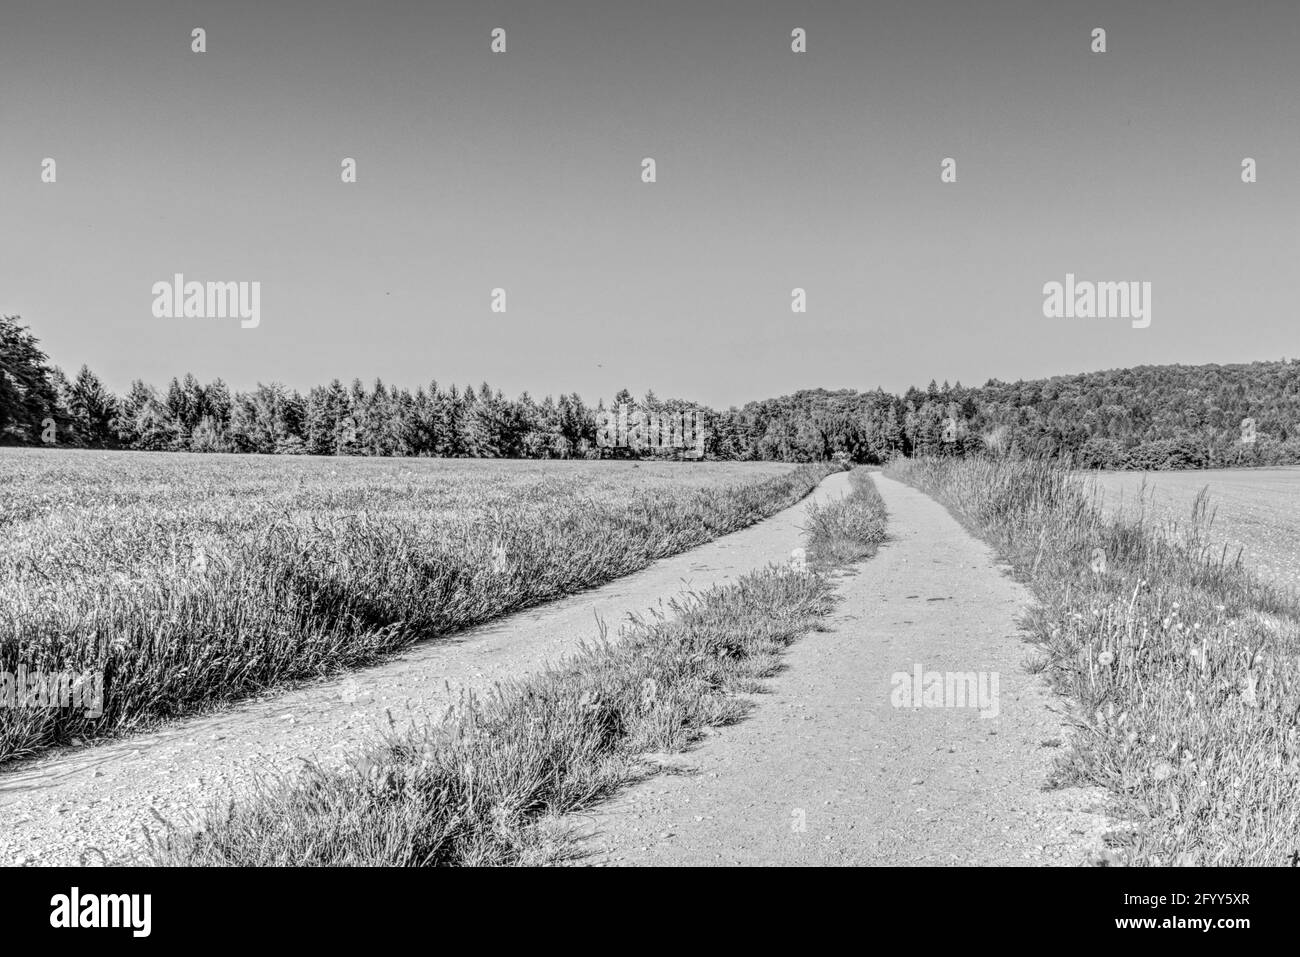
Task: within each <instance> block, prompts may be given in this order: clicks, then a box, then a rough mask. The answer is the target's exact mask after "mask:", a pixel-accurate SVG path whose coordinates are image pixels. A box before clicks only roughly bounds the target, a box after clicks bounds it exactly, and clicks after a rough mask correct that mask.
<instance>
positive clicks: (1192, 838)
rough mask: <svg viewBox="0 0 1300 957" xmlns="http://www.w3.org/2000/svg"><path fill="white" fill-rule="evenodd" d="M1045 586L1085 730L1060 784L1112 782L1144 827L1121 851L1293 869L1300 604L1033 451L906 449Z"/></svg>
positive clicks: (909, 474) (981, 530)
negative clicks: (953, 455)
mask: <svg viewBox="0 0 1300 957" xmlns="http://www.w3.org/2000/svg"><path fill="white" fill-rule="evenodd" d="M889 474H891V475H892V476H893V477H897V478H900V479H902V480H904V481H907V482H909V483H911V484H913V485H915V486H916V487H918V488H920V489H921V490H923V491H925V492H927V493H929V494H931V495H933V496H934V497H935V498H937V499H938V500H939V501H941V502H943V503H944V504H946V505H948V506H949V507H950V508H951V509H952V510H953V511H954V513H956V514H957V515H958V516H959V517H961V518H962V519H963V520H964V521H965V522H966V523H967V524H968V525H969V526H970V527H972V529H973V530H974V531H975V532H976V533H978V534H981V535H983V536H984V537H985V538H987V539H989V540H990V541H991V542H992V543H993V544H994V545H996V546H997V547H998V548H999V549H1000V550H1001V552H1002V553H1003V554H1004V556H1005V557H1006V558H1007V559H1008V560H1009V561H1010V562H1011V563H1012V565H1013V566H1014V568H1015V570H1016V572H1017V573H1018V575H1019V576H1021V577H1022V578H1023V580H1025V581H1026V582H1027V583H1028V585H1029V586H1030V588H1031V589H1032V590H1033V592H1034V595H1035V597H1036V598H1037V606H1036V607H1035V608H1034V609H1033V611H1032V612H1031V614H1030V615H1029V620H1028V622H1027V625H1028V627H1029V629H1030V631H1031V633H1032V636H1033V640H1034V641H1036V642H1038V643H1040V647H1041V648H1042V650H1043V653H1044V656H1045V657H1044V661H1043V664H1044V667H1045V668H1046V671H1047V674H1048V676H1049V677H1050V679H1051V681H1052V682H1053V684H1054V686H1055V687H1056V689H1057V690H1058V691H1060V692H1061V693H1062V694H1064V695H1066V696H1067V697H1068V698H1069V699H1070V700H1071V703H1072V705H1073V709H1074V715H1075V721H1076V723H1077V726H1078V730H1079V733H1078V734H1076V735H1074V736H1073V741H1072V744H1071V747H1070V748H1068V749H1067V750H1066V752H1065V753H1064V754H1063V756H1062V758H1061V761H1060V765H1059V783H1062V784H1070V783H1088V784H1097V785H1101V786H1103V787H1106V788H1108V789H1109V790H1110V791H1111V792H1112V793H1113V794H1114V795H1115V797H1116V799H1117V808H1118V810H1119V813H1120V814H1121V815H1122V817H1123V818H1124V819H1125V820H1127V821H1129V822H1131V823H1133V824H1134V825H1135V827H1136V829H1135V830H1134V831H1132V832H1131V833H1129V834H1128V836H1127V837H1125V838H1123V839H1122V840H1121V839H1120V838H1119V837H1116V840H1117V843H1118V846H1117V848H1116V850H1115V856H1116V859H1117V861H1118V862H1121V863H1133V864H1143V865H1168V864H1212V865H1285V864H1294V863H1295V862H1296V860H1297V854H1298V853H1300V838H1298V837H1297V832H1298V830H1300V741H1297V713H1298V712H1300V603H1298V602H1297V600H1296V598H1295V597H1294V596H1293V595H1292V594H1289V593H1287V592H1285V591H1282V590H1280V589H1277V588H1274V587H1273V586H1271V585H1269V584H1267V583H1264V582H1262V581H1261V580H1260V579H1258V578H1256V577H1255V576H1254V575H1252V574H1251V573H1250V572H1249V571H1248V570H1247V569H1246V568H1244V567H1243V566H1242V565H1241V564H1240V562H1238V561H1228V560H1226V558H1225V557H1224V552H1223V550H1222V549H1218V550H1216V549H1214V548H1212V547H1211V546H1209V544H1208V543H1207V542H1206V541H1205V523H1204V521H1203V519H1204V515H1205V511H1206V509H1205V502H1204V500H1203V499H1202V500H1199V501H1198V502H1197V506H1196V508H1195V510H1194V512H1193V515H1192V516H1191V518H1192V521H1191V522H1190V524H1188V525H1186V526H1185V527H1184V528H1183V529H1182V530H1181V532H1179V533H1177V534H1174V533H1172V532H1171V531H1170V530H1169V529H1167V528H1161V527H1157V526H1153V525H1151V524H1149V523H1147V522H1146V521H1144V520H1143V519H1142V518H1140V517H1139V518H1132V517H1125V516H1118V517H1115V518H1107V517H1105V516H1103V515H1102V513H1101V512H1100V511H1099V510H1098V509H1097V508H1096V507H1095V506H1094V504H1093V502H1092V500H1091V497H1090V496H1089V495H1088V493H1087V491H1086V489H1085V488H1084V486H1083V484H1082V482H1081V481H1079V480H1078V479H1074V478H1072V477H1070V476H1069V475H1067V474H1066V473H1065V472H1063V471H1061V470H1059V469H1056V468H1054V467H1052V466H1050V465H1047V464H1044V463H1037V462H1023V461H997V462H992V461H971V460H967V461H958V460H953V459H921V460H913V461H902V462H899V463H897V464H896V465H894V466H892V467H891V469H890V470H889Z"/></svg>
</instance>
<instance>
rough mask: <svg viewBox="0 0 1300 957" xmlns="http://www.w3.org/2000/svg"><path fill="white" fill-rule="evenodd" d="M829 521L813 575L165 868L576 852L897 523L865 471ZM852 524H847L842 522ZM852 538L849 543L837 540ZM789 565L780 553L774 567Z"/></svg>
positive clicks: (604, 663) (537, 682)
mask: <svg viewBox="0 0 1300 957" xmlns="http://www.w3.org/2000/svg"><path fill="white" fill-rule="evenodd" d="M854 479H855V481H854V483H853V493H852V494H851V495H850V496H849V497H846V498H844V499H842V500H840V501H838V502H836V503H833V504H831V505H829V506H826V507H824V508H821V509H818V515H819V518H818V520H817V521H815V522H814V523H813V525H812V530H811V538H810V541H809V551H810V553H811V554H812V555H813V556H815V557H816V561H815V562H814V563H813V564H810V566H809V568H810V570H809V571H807V572H802V573H799V572H792V571H791V570H789V569H787V568H780V567H776V568H772V567H769V568H768V569H767V570H765V571H761V572H758V573H755V574H751V575H747V576H744V577H743V578H741V579H740V580H739V581H738V582H737V583H736V584H734V585H730V586H726V587H722V588H716V589H713V590H711V591H708V592H706V593H703V594H701V595H697V596H694V597H692V598H691V599H690V600H687V601H684V602H680V603H674V604H673V605H672V607H671V609H670V612H671V614H669V615H666V616H659V617H655V618H652V619H649V620H643V621H640V622H639V623H637V624H636V626H635V627H634V628H632V629H630V630H629V633H628V634H627V635H626V636H625V637H623V638H622V639H621V640H619V641H617V642H609V641H607V640H605V638H604V636H603V635H602V637H601V640H599V641H597V642H596V643H594V644H591V645H589V646H587V647H585V648H584V649H583V650H582V651H581V653H579V654H578V655H576V656H575V657H573V658H572V659H570V660H567V661H565V662H563V663H561V664H559V665H557V666H555V667H553V668H551V669H549V670H547V671H546V672H544V673H542V674H540V675H538V676H536V677H532V678H529V679H526V680H523V681H519V682H515V683H513V684H510V685H507V686H503V687H498V688H497V689H496V691H495V692H494V693H493V694H491V695H489V696H487V697H485V698H482V699H474V698H469V699H466V700H464V701H462V702H461V704H460V705H459V706H458V707H456V708H453V709H452V710H451V711H450V712H449V713H448V714H447V715H446V716H445V717H444V718H443V719H442V721H441V722H440V723H438V724H437V725H435V726H431V727H429V728H427V729H424V730H422V731H420V732H417V733H414V734H410V735H406V736H402V737H399V738H396V739H394V740H391V741H388V742H385V743H383V744H382V745H380V746H377V747H374V748H372V749H370V750H368V751H366V752H364V753H362V754H360V755H359V756H357V757H356V758H355V759H354V761H353V763H352V766H351V767H349V768H347V769H345V770H342V771H335V770H329V769H323V768H320V767H312V768H309V769H307V770H306V771H305V772H303V773H302V775H301V776H299V777H298V778H296V779H282V780H280V781H278V782H274V783H272V784H270V785H268V786H266V787H265V788H264V789H263V790H262V791H260V792H259V793H258V794H256V795H254V796H252V797H251V798H249V799H247V800H245V801H242V802H240V803H237V804H234V805H233V806H231V807H229V808H227V809H225V810H224V811H220V812H218V813H215V814H214V815H213V816H212V817H211V818H210V819H209V821H208V823H207V824H206V826H205V827H204V828H203V829H202V830H201V831H200V832H198V833H197V834H173V835H171V836H170V837H169V838H168V839H167V840H165V841H164V842H163V843H161V844H157V845H154V846H153V847H152V848H151V850H152V856H153V859H154V860H155V861H156V862H158V863H164V864H184V865H240V866H259V867H261V866H281V865H324V866H329V865H389V866H393V865H398V866H401V865H414V866H428V865H466V864H474V865H487V864H491V865H495V864H516V863H538V862H545V861H548V860H552V859H554V858H556V857H562V856H565V855H566V854H568V853H570V852H571V848H570V846H569V844H568V842H567V837H568V836H569V835H567V834H566V832H565V831H563V830H562V829H559V828H557V827H555V826H554V825H555V823H556V822H557V820H558V819H559V817H560V816H561V815H563V814H566V813H568V812H571V811H575V810H579V809H581V808H584V807H587V806H590V805H591V804H593V803H594V802H596V801H598V800H600V799H601V798H603V797H605V796H607V795H609V794H611V793H613V792H614V791H616V790H617V789H618V788H619V787H621V786H623V785H626V784H627V783H629V782H631V781H633V780H636V779H637V778H639V777H641V776H643V775H644V774H646V773H647V770H646V767H645V765H644V764H643V763H642V761H641V760H640V756H641V755H643V754H645V753H646V752H665V751H680V750H682V749H684V748H686V747H688V746H689V745H690V744H691V742H692V741H694V740H695V739H697V738H698V737H699V736H700V733H701V730H702V729H704V728H707V727H717V726H721V725H727V724H731V723H733V722H735V721H737V720H739V719H740V718H741V717H743V716H744V714H745V713H746V712H747V711H748V710H749V709H750V708H751V707H753V702H752V700H751V699H750V698H748V697H747V696H748V695H749V694H750V693H753V692H757V691H761V690H762V689H763V687H764V679H766V678H768V677H770V676H772V675H774V674H776V673H777V672H778V671H779V670H780V667H781V663H780V657H781V653H782V651H783V649H784V648H785V647H786V646H788V645H789V644H790V643H791V642H793V641H795V640H796V639H797V638H798V637H799V636H800V635H802V634H804V633H805V632H807V631H810V630H814V629H816V628H818V627H819V620H820V618H821V617H822V616H823V615H825V614H826V613H827V612H828V611H829V610H830V608H831V606H832V593H831V584H830V580H829V577H828V576H827V575H825V574H823V573H822V572H824V571H826V570H829V569H831V568H833V567H835V566H834V565H833V564H832V562H833V561H834V556H841V555H852V556H854V557H858V558H861V557H866V556H867V555H869V554H871V553H872V552H873V551H874V549H875V546H876V545H877V544H878V543H879V542H880V541H881V540H882V539H883V537H884V529H885V512H884V507H883V503H882V502H881V500H880V498H879V496H878V494H877V493H876V490H875V487H874V486H873V485H872V484H871V482H870V480H869V479H867V478H866V476H865V474H857V473H855V476H854ZM841 519H843V520H841ZM844 536H849V537H850V538H851V541H849V540H839V539H842V538H843V537H844ZM778 557H779V558H781V559H784V556H778Z"/></svg>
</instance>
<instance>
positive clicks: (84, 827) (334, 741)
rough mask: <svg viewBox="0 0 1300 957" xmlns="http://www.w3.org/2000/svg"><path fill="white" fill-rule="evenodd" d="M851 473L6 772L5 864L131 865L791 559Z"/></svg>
mask: <svg viewBox="0 0 1300 957" xmlns="http://www.w3.org/2000/svg"><path fill="white" fill-rule="evenodd" d="M848 491H849V486H848V476H847V473H842V472H841V473H837V474H835V475H831V476H829V477H828V478H826V479H825V480H823V481H822V483H821V484H820V485H819V486H818V487H817V488H816V489H815V490H814V491H813V493H812V494H811V495H810V496H808V497H807V498H805V499H803V500H802V501H801V502H799V503H797V504H796V505H793V506H791V507H790V508H787V509H785V510H783V511H781V512H778V513H777V514H776V515H773V516H772V517H770V518H768V519H765V520H764V521H762V522H759V523H757V524H755V525H752V526H750V527H749V528H746V529H742V530H740V531H738V532H733V533H732V534H730V535H726V536H724V537H722V538H719V539H716V540H714V541H712V542H710V543H708V544H705V545H701V546H699V547H698V548H694V549H692V550H690V551H688V552H683V553H682V554H680V555H675V556H673V557H671V558H666V559H662V560H660V561H658V562H656V563H655V564H653V565H651V566H650V567H649V568H646V569H644V570H642V571H640V572H636V573H635V574H632V575H629V576H627V577H625V578H620V579H618V580H616V581H613V582H610V583H609V584H607V585H604V586H602V587H600V588H595V589H592V590H590V591H586V592H583V593H581V594H578V595H573V596H570V597H567V598H564V599H561V600H559V601H556V602H552V603H550V604H547V605H542V606H538V607H536V608H532V609H528V610H526V611H523V612H519V613H517V614H514V615H510V616H507V617H505V618H502V619H500V620H498V621H495V622H492V623H489V624H487V625H483V626H480V627H477V628H472V629H468V630H466V631H463V632H459V633H457V634H454V635H451V636H449V637H446V638H440V639H436V640H431V641H427V642H423V643H420V644H417V645H414V646H412V647H411V648H410V649H408V650H407V651H406V652H404V653H403V654H402V655H400V656H399V657H397V658H395V659H393V660H391V661H388V662H385V663H384V664H381V665H377V666H374V667H371V668H366V669H362V670H358V671H353V672H350V673H349V674H347V675H343V676H340V677H338V678H333V679H330V680H328V681H322V682H319V683H315V684H311V685H308V686H305V687H303V688H299V689H296V690H294V691H291V692H287V693H283V694H276V695H273V696H268V697H266V698H263V699H255V700H253V701H248V702H243V703H241V704H239V705H235V706H233V707H231V708H228V709H225V710H223V711H220V712H217V713H214V714H210V715H206V716H202V717H197V718H189V719H183V720H181V721H177V722H174V723H171V724H168V725H166V726H164V727H162V728H160V729H158V730H156V731H153V732H151V733H146V734H140V735H136V736H132V737H129V738H124V739H122V740H120V741H115V742H110V743H105V744H101V745H96V746H92V747H89V748H85V749H82V750H79V751H75V752H65V753H62V754H51V755H48V756H45V757H42V758H39V759H37V760H34V761H31V762H29V763H26V764H23V765H19V766H17V767H16V768H15V769H14V770H13V771H9V772H5V773H0V822H3V828H0V866H5V865H14V864H43V865H69V864H71V865H75V864H78V863H81V862H83V861H84V863H86V864H98V863H102V862H104V861H105V860H107V861H111V862H114V863H118V862H126V860H127V859H128V858H129V857H130V856H132V855H133V854H136V853H137V852H138V849H139V848H140V846H141V843H142V839H141V836H142V832H145V831H147V832H148V833H150V834H158V833H160V832H162V831H163V830H164V829H165V825H164V823H163V820H164V819H165V820H168V821H170V822H171V823H172V824H174V825H176V826H179V827H185V826H186V825H187V823H189V822H192V821H193V820H195V816H196V815H197V814H198V813H199V812H201V811H202V810H203V809H205V808H207V807H212V806H214V805H221V804H224V803H226V802H228V801H229V800H230V799H231V797H232V796H238V795H240V794H244V793H247V792H248V790H249V789H250V788H251V787H253V786H254V785H255V783H256V781H257V779H258V776H259V775H263V774H275V773H292V772H293V771H295V770H296V769H297V768H299V767H301V766H302V761H303V760H308V759H310V760H319V761H321V762H322V763H324V764H327V765H335V766H338V765H341V764H342V763H343V761H344V759H345V758H346V756H347V755H348V754H350V753H351V752H353V751H354V750H355V749H356V748H357V747H358V746H360V745H363V744H364V743H366V742H367V741H369V740H372V739H373V738H375V737H376V736H377V735H378V734H379V733H380V732H381V731H382V730H385V729H387V728H388V726H389V723H390V716H391V721H392V722H393V723H395V724H396V725H397V726H398V727H399V728H400V727H406V726H409V725H410V724H411V723H418V722H422V721H424V720H427V719H432V718H436V717H437V716H438V715H440V714H441V713H442V712H443V711H444V710H445V709H446V707H447V706H448V705H450V704H452V703H454V702H455V701H456V700H457V699H458V697H459V695H460V694H461V692H462V691H474V692H483V691H486V690H488V689H490V688H491V687H492V685H493V684H494V683H496V682H498V681H502V680H505V679H509V678H517V677H520V676H522V675H525V674H528V673H530V672H534V671H537V670H539V669H540V668H541V667H542V666H543V665H545V664H546V663H548V662H552V661H555V660H557V659H559V658H561V657H563V656H564V655H565V654H568V653H570V652H572V651H574V650H576V649H577V648H578V646H579V645H580V644H581V643H582V642H584V641H591V640H592V639H594V638H596V637H597V636H598V630H597V625H596V618H597V617H599V618H600V619H601V620H602V621H604V622H605V623H606V624H607V625H608V626H609V632H610V635H611V637H612V636H614V635H616V634H617V633H618V631H619V629H620V627H621V625H622V623H623V622H624V621H626V620H627V618H628V616H629V615H633V614H635V615H643V614H645V613H646V612H647V611H649V610H650V609H652V608H654V607H656V606H657V605H659V604H660V603H661V602H666V601H667V600H669V599H671V598H673V597H675V596H679V595H682V594H684V593H686V592H689V591H691V590H703V589H706V588H709V587H711V586H713V585H717V584H722V583H724V582H728V581H731V580H733V579H735V578H736V577H738V576H740V575H743V574H745V573H748V572H751V571H754V570H756V569H759V568H762V567H764V566H766V565H768V564H771V563H773V562H776V563H781V562H785V561H788V560H789V556H790V551H791V549H793V548H795V547H798V546H799V545H801V544H802V543H803V533H802V530H801V528H802V526H803V524H804V517H805V515H806V511H807V507H808V504H809V503H810V502H826V501H829V500H831V499H834V498H839V497H841V496H843V495H847V494H848Z"/></svg>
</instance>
